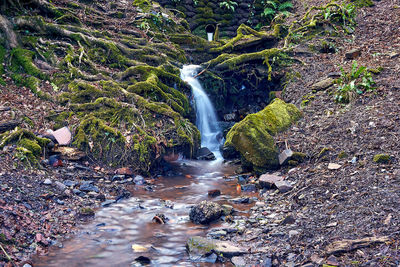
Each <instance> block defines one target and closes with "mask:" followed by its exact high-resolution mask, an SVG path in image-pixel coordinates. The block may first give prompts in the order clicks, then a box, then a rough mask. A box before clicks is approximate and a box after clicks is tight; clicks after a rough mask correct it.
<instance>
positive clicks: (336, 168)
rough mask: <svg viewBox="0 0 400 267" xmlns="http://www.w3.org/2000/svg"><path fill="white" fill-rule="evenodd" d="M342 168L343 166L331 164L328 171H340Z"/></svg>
mask: <svg viewBox="0 0 400 267" xmlns="http://www.w3.org/2000/svg"><path fill="white" fill-rule="evenodd" d="M341 167H342V165H340V164H337V163H329V164H328V170H339V169H340V168H341Z"/></svg>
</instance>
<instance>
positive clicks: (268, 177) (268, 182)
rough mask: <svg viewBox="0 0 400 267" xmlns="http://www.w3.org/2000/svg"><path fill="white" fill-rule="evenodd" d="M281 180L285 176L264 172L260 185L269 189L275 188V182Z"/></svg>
mask: <svg viewBox="0 0 400 267" xmlns="http://www.w3.org/2000/svg"><path fill="white" fill-rule="evenodd" d="M279 181H283V177H282V176H278V175H273V174H263V175H261V176H260V178H259V179H258V183H259V184H260V186H261V187H262V188H267V189H271V188H273V187H274V185H275V183H276V182H279Z"/></svg>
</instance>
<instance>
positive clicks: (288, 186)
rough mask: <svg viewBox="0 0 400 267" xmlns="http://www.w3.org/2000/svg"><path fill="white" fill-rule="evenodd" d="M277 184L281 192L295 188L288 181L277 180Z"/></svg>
mask: <svg viewBox="0 0 400 267" xmlns="http://www.w3.org/2000/svg"><path fill="white" fill-rule="evenodd" d="M275 186H276V187H277V188H278V190H279V192H281V193H286V192H288V191H290V190H292V189H293V186H292V185H291V184H289V183H288V182H286V181H277V182H275Z"/></svg>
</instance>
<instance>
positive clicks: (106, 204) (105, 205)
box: [101, 199, 115, 207]
mask: <svg viewBox="0 0 400 267" xmlns="http://www.w3.org/2000/svg"><path fill="white" fill-rule="evenodd" d="M113 203H115V200H113V199H108V200H106V201H104V202H102V203H101V206H102V207H108V206H110V205H111V204H113Z"/></svg>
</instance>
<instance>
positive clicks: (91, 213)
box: [79, 208, 95, 216]
mask: <svg viewBox="0 0 400 267" xmlns="http://www.w3.org/2000/svg"><path fill="white" fill-rule="evenodd" d="M79 214H80V215H83V216H94V214H95V212H94V210H93V209H92V208H81V209H80V210H79Z"/></svg>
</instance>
